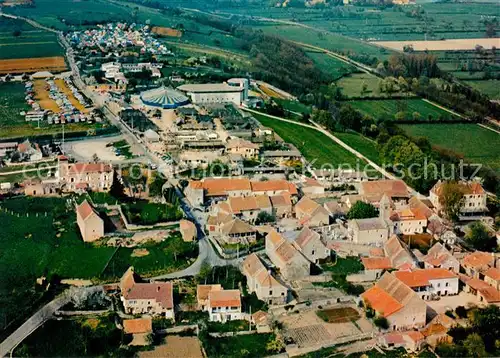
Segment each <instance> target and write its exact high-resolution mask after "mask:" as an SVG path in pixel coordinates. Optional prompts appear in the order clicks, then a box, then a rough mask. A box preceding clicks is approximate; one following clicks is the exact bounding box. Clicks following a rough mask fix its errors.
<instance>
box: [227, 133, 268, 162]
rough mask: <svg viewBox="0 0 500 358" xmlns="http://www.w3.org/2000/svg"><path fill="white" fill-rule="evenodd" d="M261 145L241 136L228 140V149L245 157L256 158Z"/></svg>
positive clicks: (231, 152) (229, 151)
mask: <svg viewBox="0 0 500 358" xmlns="http://www.w3.org/2000/svg"><path fill="white" fill-rule="evenodd" d="M259 148H260V147H259V145H258V144H255V143H252V142H250V141H248V140H245V139H241V138H231V139H229V140H228V141H227V145H226V151H227V152H228V153H230V154H237V155H241V156H242V157H243V158H245V159H254V158H256V157H257V156H258V155H259Z"/></svg>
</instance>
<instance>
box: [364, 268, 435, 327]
mask: <svg viewBox="0 0 500 358" xmlns="http://www.w3.org/2000/svg"><path fill="white" fill-rule="evenodd" d="M361 298H362V299H363V301H364V302H365V305H369V306H370V307H371V308H372V309H373V310H375V312H376V313H377V315H379V316H382V317H385V318H386V319H387V321H388V323H389V329H391V330H393V331H407V330H412V329H415V328H417V329H418V328H422V327H424V326H425V323H426V312H427V305H426V303H425V302H424V301H423V300H422V299H421V298H420V297H419V296H418V294H417V293H416V292H414V291H413V290H412V289H411V288H410V287H408V286H407V285H405V284H404V283H403V282H401V281H400V280H398V279H397V278H396V276H394V275H393V274H391V273H389V272H386V273H385V274H384V275H383V276H382V278H381V279H380V280H379V281H378V282H377V283H376V284H375V285H374V286H372V287H371V288H369V289H368V290H367V291H365V292H364V293H363V294H362V295H361Z"/></svg>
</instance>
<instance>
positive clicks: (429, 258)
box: [422, 242, 458, 267]
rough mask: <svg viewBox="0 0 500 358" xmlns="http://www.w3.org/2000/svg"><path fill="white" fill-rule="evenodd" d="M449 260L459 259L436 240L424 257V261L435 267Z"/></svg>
mask: <svg viewBox="0 0 500 358" xmlns="http://www.w3.org/2000/svg"><path fill="white" fill-rule="evenodd" d="M449 260H456V261H458V260H457V259H456V258H455V257H453V255H452V253H451V252H450V251H448V250H447V249H446V247H444V246H443V245H442V244H441V243H440V242H436V243H435V244H434V245H433V246H432V247H431V248H430V249H429V251H427V255H425V256H424V257H423V258H422V261H423V262H426V263H428V264H429V265H432V266H434V267H439V266H442V265H443V264H445V263H446V262H447V261H449Z"/></svg>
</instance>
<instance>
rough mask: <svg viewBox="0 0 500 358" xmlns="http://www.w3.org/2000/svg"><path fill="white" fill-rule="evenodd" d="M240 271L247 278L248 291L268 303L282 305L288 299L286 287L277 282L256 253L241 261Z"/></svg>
mask: <svg viewBox="0 0 500 358" xmlns="http://www.w3.org/2000/svg"><path fill="white" fill-rule="evenodd" d="M242 272H243V274H244V275H245V276H246V278H247V285H248V291H249V292H250V293H252V292H255V294H256V295H257V297H258V298H259V299H260V300H262V301H264V302H266V303H267V304H269V305H282V304H285V303H286V302H287V301H288V288H287V287H286V286H285V285H284V284H282V283H281V282H279V281H278V280H277V279H276V278H275V277H274V276H273V275H272V274H271V273H270V271H269V270H268V269H267V268H266V267H265V266H264V264H263V263H262V261H261V260H260V259H259V257H258V256H257V255H256V254H254V253H253V254H250V255H249V256H247V257H246V259H245V261H243V266H242Z"/></svg>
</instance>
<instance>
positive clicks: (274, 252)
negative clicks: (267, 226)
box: [266, 230, 310, 280]
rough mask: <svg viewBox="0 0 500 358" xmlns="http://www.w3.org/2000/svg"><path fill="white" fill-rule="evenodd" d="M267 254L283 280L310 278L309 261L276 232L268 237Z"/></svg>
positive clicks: (272, 232) (273, 231)
mask: <svg viewBox="0 0 500 358" xmlns="http://www.w3.org/2000/svg"><path fill="white" fill-rule="evenodd" d="M266 254H267V256H268V257H269V259H271V261H272V263H273V264H274V265H275V266H276V267H277V268H278V269H279V270H280V274H281V275H282V276H283V278H285V279H287V280H298V279H301V278H304V277H306V276H309V273H310V263H309V261H307V259H306V258H305V257H304V256H302V255H301V253H300V252H299V251H298V250H297V249H296V248H295V247H293V245H291V244H290V243H289V242H287V241H286V240H285V239H284V238H283V237H282V236H281V235H280V234H278V232H276V231H275V230H272V231H271V232H270V233H269V234H268V235H267V237H266Z"/></svg>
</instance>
